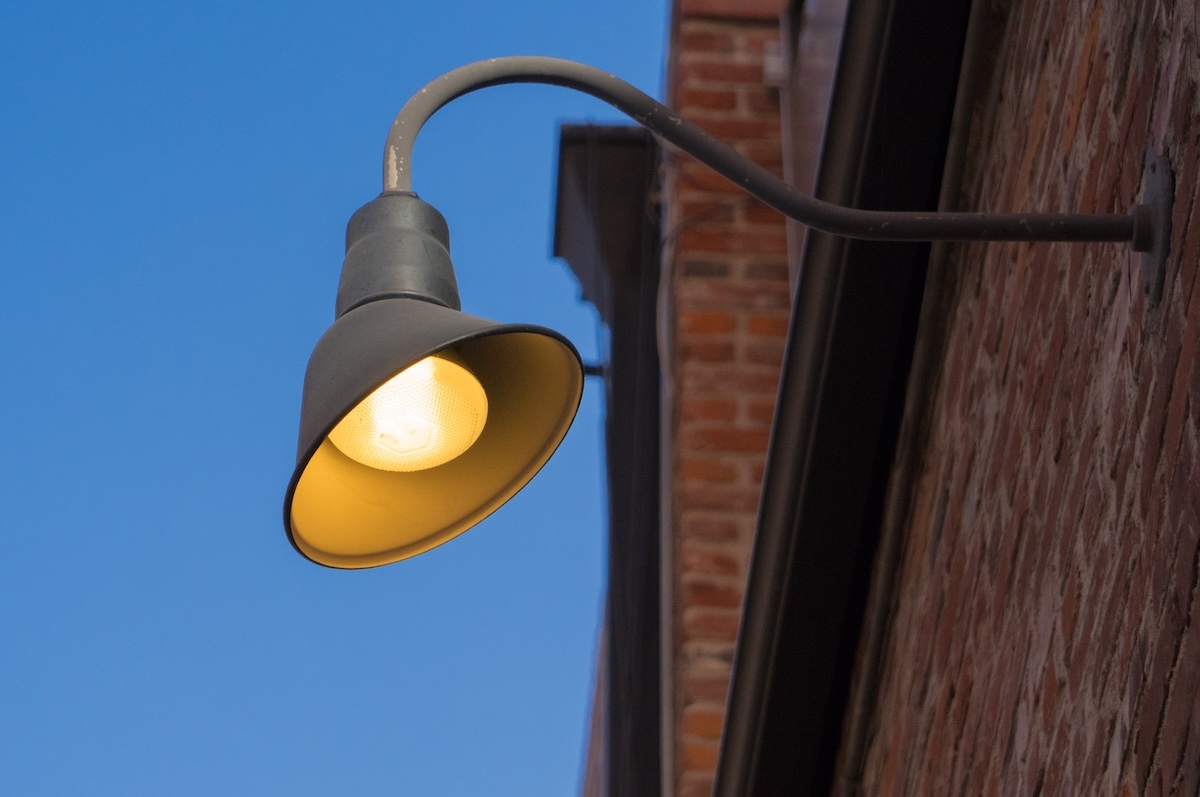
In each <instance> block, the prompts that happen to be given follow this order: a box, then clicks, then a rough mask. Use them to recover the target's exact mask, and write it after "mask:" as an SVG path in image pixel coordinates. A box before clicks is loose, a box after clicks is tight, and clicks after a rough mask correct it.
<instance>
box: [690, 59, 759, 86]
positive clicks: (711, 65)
mask: <svg viewBox="0 0 1200 797" xmlns="http://www.w3.org/2000/svg"><path fill="white" fill-rule="evenodd" d="M678 80H679V83H680V85H681V86H683V87H691V86H695V87H697V88H699V87H701V86H705V87H713V86H729V85H736V84H738V83H750V84H753V85H762V80H763V71H762V65H761V64H736V63H730V62H728V61H691V62H687V63H683V64H680V65H679V77H678Z"/></svg>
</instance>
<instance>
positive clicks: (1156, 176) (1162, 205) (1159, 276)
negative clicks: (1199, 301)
mask: <svg viewBox="0 0 1200 797" xmlns="http://www.w3.org/2000/svg"><path fill="white" fill-rule="evenodd" d="M1174 199H1175V175H1174V174H1173V173H1172V172H1171V162H1170V160H1168V159H1167V156H1166V155H1155V154H1154V153H1152V152H1147V153H1146V168H1145V171H1143V172H1142V204H1143V205H1145V206H1147V207H1148V208H1149V209H1150V213H1151V214H1152V216H1153V220H1154V240H1153V242H1152V243H1151V245H1150V249H1149V251H1146V252H1142V282H1143V284H1144V286H1145V289H1146V296H1148V297H1149V298H1150V301H1151V303H1157V302H1158V301H1159V300H1160V299H1162V293H1163V283H1164V282H1165V281H1166V275H1167V254H1168V253H1169V252H1170V249H1171V205H1172V203H1173V202H1174Z"/></svg>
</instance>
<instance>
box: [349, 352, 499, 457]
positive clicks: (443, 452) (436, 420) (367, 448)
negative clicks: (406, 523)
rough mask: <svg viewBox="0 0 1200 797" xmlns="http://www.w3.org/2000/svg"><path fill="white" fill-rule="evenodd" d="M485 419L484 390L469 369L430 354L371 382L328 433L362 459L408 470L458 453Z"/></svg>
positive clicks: (471, 441) (476, 436)
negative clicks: (365, 393) (364, 394)
mask: <svg viewBox="0 0 1200 797" xmlns="http://www.w3.org/2000/svg"><path fill="white" fill-rule="evenodd" d="M486 422H487V394H486V393H485V392H484V390H483V386H482V385H481V384H479V380H478V379H476V378H475V375H474V374H472V373H471V372H470V371H468V370H467V369H466V368H464V367H462V366H461V365H459V364H458V363H455V362H451V361H450V360H447V359H444V358H442V357H437V356H433V357H426V358H425V359H424V360H421V361H420V362H418V363H416V364H415V365H412V366H409V367H408V368H406V369H404V370H403V371H401V372H400V373H398V374H396V375H395V376H393V377H392V378H391V379H389V380H388V381H386V382H384V383H383V384H382V385H380V386H379V387H378V388H376V389H375V391H374V392H373V393H371V395H369V396H367V397H366V398H365V399H363V400H362V401H360V402H359V404H358V406H357V407H355V408H354V409H352V410H351V411H350V412H349V414H347V415H346V417H344V418H342V420H341V421H339V422H338V425H337V426H335V427H334V428H333V431H332V432H330V433H329V439H330V441H332V442H333V444H334V445H335V446H337V447H338V449H339V450H341V452H342V453H343V454H345V455H346V456H348V457H350V458H351V459H353V460H355V461H356V462H360V463H362V464H363V465H366V466H368V467H371V468H377V469H379V470H387V471H397V472H408V471H414V470H425V469H427V468H434V467H437V466H438V465H443V464H445V463H447V462H449V461H450V460H452V459H454V458H455V457H458V456H460V455H462V454H463V453H464V452H465V451H466V450H467V449H468V448H470V447H471V446H472V445H473V444H474V443H475V441H476V440H478V439H479V435H480V433H482V432H483V425H484V424H485V423H486Z"/></svg>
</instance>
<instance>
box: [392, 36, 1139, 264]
mask: <svg viewBox="0 0 1200 797" xmlns="http://www.w3.org/2000/svg"><path fill="white" fill-rule="evenodd" d="M505 83H545V84H549V85H554V86H563V87H566V88H570V89H575V90H577V91H582V92H584V93H586V94H590V95H592V96H593V97H596V98H598V99H601V100H603V101H605V102H607V103H608V104H610V105H612V106H614V107H615V108H617V109H619V110H621V111H623V112H624V113H626V114H628V115H629V116H630V117H632V118H633V120H634V121H636V122H637V123H638V124H640V125H642V126H643V127H645V128H647V129H648V130H650V131H651V132H652V133H654V134H655V135H657V136H658V137H659V138H661V139H663V140H664V141H666V142H668V143H670V144H672V145H674V146H676V147H678V148H679V149H680V150H682V151H684V152H686V153H687V154H689V155H691V156H692V157H694V158H696V159H697V160H699V161H700V162H701V163H704V164H706V165H707V166H709V167H710V168H712V169H714V170H715V171H717V172H718V173H720V174H721V175H723V176H724V177H726V178H728V179H729V180H731V181H733V182H734V183H736V184H737V185H739V186H741V187H742V188H743V189H744V190H745V191H746V192H747V193H750V194H752V195H753V196H755V197H757V198H758V199H760V200H762V201H763V202H765V203H766V204H768V205H770V206H771V207H773V208H775V209H776V210H778V211H779V212H780V213H783V214H784V215H786V216H788V217H790V218H793V219H796V220H797V221H800V222H802V223H804V224H806V225H808V226H810V227H814V228H816V229H818V230H823V231H825V232H828V233H833V234H835V235H841V236H845V237H848V238H865V239H871V240H878V241H1126V242H1129V243H1131V244H1132V245H1133V248H1134V249H1135V250H1137V251H1139V252H1144V251H1148V250H1149V249H1150V248H1151V247H1152V246H1153V245H1154V242H1155V240H1156V238H1157V237H1159V236H1161V231H1160V232H1159V236H1156V231H1155V225H1156V223H1155V214H1154V213H1153V212H1151V209H1150V208H1149V207H1148V206H1146V205H1136V206H1135V207H1134V208H1133V210H1132V211H1130V212H1129V213H1124V214H1082V213H1077V214H1051V213H932V212H924V213H922V212H892V211H876V210H858V209H855V208H847V207H842V206H840V205H834V204H831V203H829V202H823V201H821V200H819V199H814V198H813V197H810V196H807V195H805V194H803V193H801V192H800V191H797V190H796V189H795V188H793V187H791V186H790V185H788V184H787V183H785V182H784V181H783V180H781V179H780V178H778V177H776V176H775V175H774V174H772V173H771V172H769V171H767V170H766V169H764V168H763V167H761V166H759V165H758V164H756V163H754V162H753V161H751V160H750V159H749V158H747V157H746V156H744V155H742V154H741V153H739V152H737V151H736V150H734V149H733V148H732V147H730V146H729V145H728V144H725V143H724V142H722V141H719V140H717V139H716V138H713V137H712V136H710V135H709V134H708V133H706V132H704V131H703V130H701V129H700V128H699V127H697V126H696V125H694V124H692V123H691V122H689V121H687V120H686V119H683V118H681V117H680V116H679V115H678V114H676V113H675V112H674V111H672V110H671V109H670V108H668V107H667V106H665V105H663V104H662V103H660V102H658V101H657V100H655V99H653V98H652V97H650V96H649V95H647V94H644V93H643V92H641V91H639V90H637V89H636V88H634V87H633V86H631V85H629V84H628V83H626V82H625V81H623V80H621V79H620V78H617V77H614V76H613V75H610V74H608V73H607V72H604V71H602V70H599V69H596V68H594V67H590V66H586V65H584V64H579V63H576V62H574V61H565V60H562V59H558V58H546V57H541V56H513V57H509V58H494V59H491V60H487V61H479V62H476V63H473V64H468V65H466V66H462V67H459V68H458V69H455V70H452V71H450V72H447V73H446V74H444V75H442V76H441V77H439V78H437V79H436V80H434V81H433V82H432V83H430V84H429V85H427V86H425V88H423V89H421V90H420V91H419V92H417V94H416V95H415V96H413V98H412V99H410V100H409V101H408V102H407V103H406V104H405V106H404V107H403V108H402V109H401V110H400V113H399V115H397V116H396V120H395V121H394V122H393V123H392V128H391V131H390V132H389V133H388V138H387V146H386V150H385V153H384V167H383V187H384V191H405V192H407V191H411V190H412V176H411V169H412V149H413V142H414V140H415V139H416V137H417V133H418V132H419V131H420V129H421V126H422V125H423V124H424V123H425V122H426V121H427V120H428V119H429V117H431V116H433V114H434V113H435V112H436V111H437V110H438V109H439V108H441V107H442V106H443V105H445V104H446V103H448V102H450V101H451V100H453V99H455V98H457V97H461V96H463V95H464V94H469V93H470V92H472V91H476V90H478V89H482V88H486V87H488V86H497V85H501V84H505Z"/></svg>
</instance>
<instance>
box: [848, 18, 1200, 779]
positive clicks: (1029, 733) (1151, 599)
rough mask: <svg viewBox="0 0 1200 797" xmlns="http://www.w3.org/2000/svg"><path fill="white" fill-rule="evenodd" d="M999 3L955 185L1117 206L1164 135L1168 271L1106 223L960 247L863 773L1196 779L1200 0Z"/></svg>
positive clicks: (983, 203)
mask: <svg viewBox="0 0 1200 797" xmlns="http://www.w3.org/2000/svg"><path fill="white" fill-rule="evenodd" d="M999 6H1000V7H1001V8H1002V13H1001V14H1000V18H999V20H998V27H997V29H996V41H997V42H998V49H997V53H996V56H995V58H996V61H995V67H994V70H993V71H992V72H991V74H990V76H989V78H988V81H987V85H984V86H983V87H981V91H980V93H979V97H980V102H979V105H978V107H977V108H976V115H975V127H974V130H973V132H972V144H971V158H970V165H969V167H968V178H967V180H966V187H965V190H964V198H963V203H962V204H963V206H966V207H977V208H984V209H993V210H1070V209H1075V210H1082V211H1110V212H1123V211H1125V210H1126V209H1127V208H1128V207H1129V206H1130V205H1131V204H1132V203H1133V202H1134V201H1135V199H1136V197H1137V196H1138V191H1139V181H1140V175H1141V165H1142V159H1143V155H1144V152H1145V151H1146V149H1147V147H1148V146H1150V147H1155V148H1160V149H1165V151H1166V152H1167V153H1168V154H1169V156H1170V158H1171V161H1172V163H1173V166H1174V169H1175V172H1176V185H1177V190H1176V200H1175V209H1174V235H1173V240H1172V244H1171V249H1172V253H1171V257H1170V264H1169V267H1168V273H1167V281H1166V288H1165V292H1164V295H1163V298H1162V301H1161V303H1159V304H1158V305H1155V306H1151V305H1149V304H1148V302H1147V300H1146V298H1145V296H1144V295H1143V294H1142V287H1141V280H1140V275H1139V271H1138V261H1137V259H1136V256H1135V255H1131V254H1130V253H1129V252H1128V250H1127V248H1126V247H1124V246H1120V245H1065V244H1056V245H1045V244H1037V245H987V246H984V245H973V246H970V247H964V248H961V249H960V250H958V252H957V256H956V257H955V258H954V260H955V263H953V264H952V265H953V268H952V269H951V274H953V275H956V276H955V277H954V282H953V284H952V285H951V288H950V289H951V291H952V296H953V297H954V301H953V302H952V303H951V306H950V309H949V317H948V319H947V323H948V330H949V331H948V335H947V336H946V342H945V361H944V365H943V369H942V373H941V377H940V380H939V382H938V384H937V385H936V387H935V389H934V390H933V394H932V395H933V400H932V403H931V405H930V408H929V410H928V412H929V415H928V423H927V429H928V434H927V437H926V442H925V449H924V452H923V454H922V455H921V460H922V464H921V467H920V468H918V469H917V472H916V473H917V475H916V476H915V477H914V478H915V483H914V484H911V485H893V489H894V490H895V489H908V490H913V491H914V502H913V510H912V513H911V516H910V520H909V528H908V531H907V542H906V546H907V547H906V550H905V554H904V561H903V565H902V568H903V569H902V571H901V576H900V586H899V589H898V593H897V600H896V603H895V609H894V616H893V621H892V629H891V633H890V639H889V643H888V649H887V653H886V659H885V665H884V670H883V676H882V678H883V680H882V683H881V685H880V694H879V703H878V706H877V709H876V712H877V713H876V716H875V720H874V731H873V740H872V742H871V744H870V747H869V749H868V751H867V762H866V772H865V780H864V787H865V791H866V793H868V794H879V795H901V794H903V795H938V794H971V795H974V794H981V795H987V794H1002V795H1008V794H1016V795H1082V794H1086V795H1133V794H1148V795H1175V794H1178V795H1195V794H1198V793H1200V689H1198V686H1200V628H1198V624H1200V605H1198V602H1197V601H1198V589H1197V587H1198V583H1200V558H1198V557H1200V548H1198V545H1197V543H1198V539H1200V361H1198V356H1197V351H1198V349H1200V280H1197V271H1198V267H1197V261H1198V260H1200V221H1198V220H1197V213H1198V206H1197V203H1196V199H1197V196H1198V194H1200V166H1198V163H1197V156H1198V153H1200V52H1198V51H1197V34H1198V33H1200V25H1198V22H1197V6H1196V4H1195V3H1194V2H1190V1H1189V0H1178V1H1177V2H1170V0H1167V1H1165V2H1157V3H1156V2H1145V3H1133V2H1118V1H1117V0H1107V2H1100V3H1096V2H1079V1H1078V0H1058V1H1057V2H1048V1H1047V0H1014V2H1011V3H1003V4H999Z"/></svg>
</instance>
